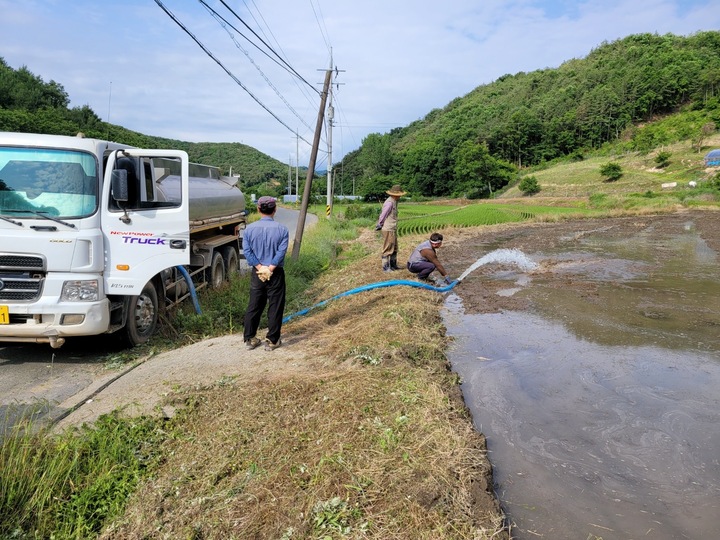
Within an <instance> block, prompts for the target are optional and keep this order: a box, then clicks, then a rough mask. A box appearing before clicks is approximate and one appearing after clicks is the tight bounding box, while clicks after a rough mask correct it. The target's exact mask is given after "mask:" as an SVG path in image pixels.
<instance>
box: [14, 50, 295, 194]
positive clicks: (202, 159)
mask: <svg viewBox="0 0 720 540" xmlns="http://www.w3.org/2000/svg"><path fill="white" fill-rule="evenodd" d="M69 103H70V99H69V96H68V94H67V92H66V91H65V89H64V88H63V86H62V85H61V84H59V83H57V82H55V81H50V82H48V83H46V82H44V81H43V80H42V78H41V77H39V76H37V75H34V74H33V73H31V72H30V71H29V70H28V69H27V68H26V67H21V68H19V69H17V70H14V69H12V68H11V67H10V66H8V65H7V63H6V62H5V60H4V59H3V58H0V131H20V132H26V133H48V134H53V135H73V136H74V135H76V134H77V133H78V132H82V133H84V134H85V136H86V137H95V138H98V139H109V140H112V141H117V142H120V143H124V144H127V145H130V146H137V147H140V148H177V149H180V150H185V151H186V152H187V153H188V155H189V156H190V160H191V161H194V162H196V163H206V164H209V165H215V166H216V167H220V169H221V171H222V172H223V174H228V172H229V171H230V170H232V173H233V174H237V175H240V178H241V182H242V186H243V189H244V190H245V191H248V188H253V190H252V191H253V192H256V193H259V194H261V195H262V194H272V195H280V194H282V193H283V190H284V187H285V186H286V185H287V181H286V180H285V179H286V178H287V165H285V164H283V163H282V162H280V161H278V160H276V159H273V158H271V157H270V156H268V155H266V154H263V153H262V152H260V151H259V150H256V149H254V148H252V147H250V146H247V145H244V144H240V143H191V142H185V141H179V140H174V139H166V138H162V137H153V136H150V135H143V134H142V133H137V132H135V131H131V130H129V129H125V128H124V127H122V126H117V125H114V124H108V123H106V122H103V121H102V120H101V119H100V117H98V115H97V114H95V112H94V111H93V110H92V109H91V108H90V107H88V106H87V105H84V106H82V107H73V108H72V109H70V108H68V105H69ZM304 176H305V175H304V174H303V177H304Z"/></svg>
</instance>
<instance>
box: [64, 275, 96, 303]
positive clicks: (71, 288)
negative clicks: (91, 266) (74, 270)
mask: <svg viewBox="0 0 720 540" xmlns="http://www.w3.org/2000/svg"><path fill="white" fill-rule="evenodd" d="M98 297H99V294H98V280H97V279H90V280H87V281H80V280H74V281H66V282H65V283H63V288H62V293H61V294H60V300H62V301H64V302H95V301H96V300H97V299H98Z"/></svg>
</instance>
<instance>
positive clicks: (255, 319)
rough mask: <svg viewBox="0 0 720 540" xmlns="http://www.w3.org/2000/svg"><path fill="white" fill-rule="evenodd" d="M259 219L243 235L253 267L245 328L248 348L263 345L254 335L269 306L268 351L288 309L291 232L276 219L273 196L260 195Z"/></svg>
mask: <svg viewBox="0 0 720 540" xmlns="http://www.w3.org/2000/svg"><path fill="white" fill-rule="evenodd" d="M257 209H258V212H260V216H261V217H260V219H259V220H258V221H255V222H253V223H251V224H250V225H248V226H247V229H245V233H244V234H243V253H244V254H245V259H246V260H247V263H248V265H249V266H250V267H251V268H252V270H251V275H250V300H249V301H248V307H247V311H246V312H245V321H244V329H243V339H244V340H245V346H246V347H247V349H248V350H252V349H255V348H256V347H257V346H259V345H260V340H259V339H258V338H257V337H256V336H255V334H256V333H257V330H258V326H259V325H260V318H261V317H262V314H263V310H264V309H265V306H266V305H267V306H268V331H267V336H266V338H265V350H268V351H273V350H275V349H277V348H278V347H279V346H280V344H281V341H280V329H281V327H282V319H283V311H284V310H285V270H284V269H283V264H284V262H285V253H286V252H287V249H288V240H289V232H288V229H287V227H286V226H285V225H283V224H281V223H278V222H277V221H275V220H274V219H273V217H274V216H275V211H276V210H277V206H276V200H275V199H274V198H273V197H260V198H259V199H258V202H257Z"/></svg>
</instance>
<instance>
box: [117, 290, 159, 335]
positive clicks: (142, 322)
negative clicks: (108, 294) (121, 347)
mask: <svg viewBox="0 0 720 540" xmlns="http://www.w3.org/2000/svg"><path fill="white" fill-rule="evenodd" d="M126 317H127V318H126V320H125V341H126V342H127V343H128V345H130V346H131V347H135V346H137V345H141V344H143V343H145V342H146V341H147V340H149V339H150V336H152V335H153V334H154V333H155V328H156V327H157V321H158V295H157V291H156V290H155V287H154V286H153V284H152V283H148V284H146V285H145V287H144V288H143V290H142V292H141V293H140V295H139V296H133V297H131V298H130V303H129V304H128V310H127V315H126Z"/></svg>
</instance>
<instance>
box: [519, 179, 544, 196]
mask: <svg viewBox="0 0 720 540" xmlns="http://www.w3.org/2000/svg"><path fill="white" fill-rule="evenodd" d="M519 188H520V191H522V192H523V193H524V194H525V195H534V194H535V193H539V192H540V184H539V183H538V181H537V178H535V177H534V176H526V177H525V178H523V179H522V180H520V186H519Z"/></svg>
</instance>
